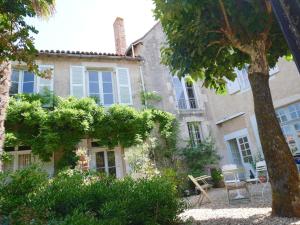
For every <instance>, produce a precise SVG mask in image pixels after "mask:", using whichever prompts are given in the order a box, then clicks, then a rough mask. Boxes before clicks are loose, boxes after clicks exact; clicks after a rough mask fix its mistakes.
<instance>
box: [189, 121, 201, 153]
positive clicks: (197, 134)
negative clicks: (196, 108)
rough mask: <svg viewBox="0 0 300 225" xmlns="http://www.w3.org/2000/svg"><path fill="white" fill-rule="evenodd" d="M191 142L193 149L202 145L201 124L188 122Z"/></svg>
mask: <svg viewBox="0 0 300 225" xmlns="http://www.w3.org/2000/svg"><path fill="white" fill-rule="evenodd" d="M187 127H188V131H189V136H190V141H191V145H192V147H196V146H197V145H199V144H200V143H201V127H200V122H188V123H187Z"/></svg>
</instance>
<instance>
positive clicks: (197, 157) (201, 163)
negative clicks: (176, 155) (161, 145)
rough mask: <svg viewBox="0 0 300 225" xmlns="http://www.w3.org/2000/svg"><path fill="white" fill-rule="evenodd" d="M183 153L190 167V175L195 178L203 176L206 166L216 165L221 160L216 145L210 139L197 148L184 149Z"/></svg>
mask: <svg viewBox="0 0 300 225" xmlns="http://www.w3.org/2000/svg"><path fill="white" fill-rule="evenodd" d="M181 152H182V153H181V154H182V155H183V157H184V159H185V162H186V165H187V167H188V173H189V174H191V175H193V176H200V175H203V173H204V167H205V166H206V165H210V164H216V163H218V161H219V160H220V156H219V155H218V154H217V150H216V148H215V143H214V141H213V140H212V138H210V137H209V138H206V139H205V140H204V141H202V142H201V143H200V144H198V145H197V146H195V147H192V146H190V147H187V148H184V149H182V151H181Z"/></svg>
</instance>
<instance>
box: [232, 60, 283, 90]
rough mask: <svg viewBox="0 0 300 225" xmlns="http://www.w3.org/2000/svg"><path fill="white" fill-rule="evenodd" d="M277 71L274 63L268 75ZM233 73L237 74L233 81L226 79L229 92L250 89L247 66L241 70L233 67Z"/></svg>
mask: <svg viewBox="0 0 300 225" xmlns="http://www.w3.org/2000/svg"><path fill="white" fill-rule="evenodd" d="M277 72H279V68H278V66H277V65H276V66H275V67H273V68H271V69H270V71H269V75H270V76H272V75H274V74H275V73H277ZM235 73H236V75H237V77H236V79H235V80H234V81H229V80H228V81H227V89H228V93H229V94H234V93H236V92H238V91H245V90H249V89H250V82H249V79H248V68H247V67H245V68H243V69H241V70H238V69H235Z"/></svg>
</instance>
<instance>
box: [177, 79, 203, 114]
mask: <svg viewBox="0 0 300 225" xmlns="http://www.w3.org/2000/svg"><path fill="white" fill-rule="evenodd" d="M172 80H173V85H174V89H175V97H176V101H177V107H178V108H179V109H196V108H198V107H197V99H196V94H195V90H194V86H193V84H190V83H187V82H185V80H184V78H182V79H181V80H180V79H179V78H178V77H177V76H173V78H172Z"/></svg>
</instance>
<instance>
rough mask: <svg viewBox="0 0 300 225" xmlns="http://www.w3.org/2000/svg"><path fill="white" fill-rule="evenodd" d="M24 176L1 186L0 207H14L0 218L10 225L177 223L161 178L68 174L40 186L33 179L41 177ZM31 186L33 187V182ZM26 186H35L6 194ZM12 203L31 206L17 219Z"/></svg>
mask: <svg viewBox="0 0 300 225" xmlns="http://www.w3.org/2000/svg"><path fill="white" fill-rule="evenodd" d="M25 171H26V176H22V179H13V181H5V180H3V179H1V180H0V181H1V184H0V193H1V194H2V193H3V194H4V195H3V194H2V195H1V203H9V204H11V203H10V202H15V204H14V205H10V207H11V210H5V211H2V210H1V213H2V215H3V216H5V217H6V218H9V222H12V221H20V220H23V221H26V222H27V223H26V224H30V222H31V223H33V221H35V222H36V223H34V224H100V225H102V224H103V225H111V224H118V225H126V224H128V225H131V224H132V225H134V224H139V225H143V224H145V225H159V224H162V225H164V224H170V225H171V224H175V223H176V222H177V215H178V213H180V212H181V210H182V204H181V202H180V200H179V198H178V196H177V192H176V190H175V188H174V185H173V183H172V182H170V181H169V179H166V178H165V177H153V178H151V179H139V180H133V179H131V178H125V179H123V180H116V179H112V178H110V177H101V176H99V175H98V174H93V173H82V172H79V171H75V170H67V171H63V172H61V173H59V174H58V175H57V176H56V177H54V178H52V179H51V180H49V182H46V184H45V183H44V180H42V182H41V181H40V180H39V179H38V178H39V177H43V176H44V175H43V173H41V172H40V171H39V170H37V169H35V170H33V169H26V170H25ZM17 173H19V174H20V173H24V172H22V171H19V172H17ZM10 176H11V177H14V176H15V175H14V174H11V175H10ZM33 180H37V181H38V182H32V181H33ZM11 183H13V184H14V185H13V186H12V184H11ZM27 183H30V184H31V186H32V185H33V184H34V189H33V190H32V191H31V189H28V187H29V186H25V188H24V190H23V191H22V192H14V194H13V195H11V194H8V195H7V194H6V193H9V191H13V190H14V189H13V188H17V189H18V190H20V189H22V185H23V184H27ZM3 190H5V191H3ZM6 190H9V191H6ZM24 196H26V199H25V197H24ZM14 199H22V200H23V202H30V204H26V207H27V210H26V211H25V212H26V213H27V214H25V213H21V212H22V210H23V209H24V207H22V206H23V202H21V203H20V204H16V203H17V202H16V201H15V200H14ZM0 207H4V208H7V205H5V204H1V205H0ZM1 209H2V208H1ZM15 212H18V213H15ZM24 217H26V220H24Z"/></svg>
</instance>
